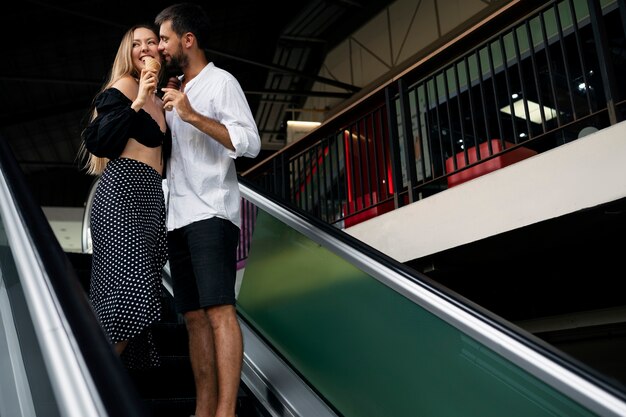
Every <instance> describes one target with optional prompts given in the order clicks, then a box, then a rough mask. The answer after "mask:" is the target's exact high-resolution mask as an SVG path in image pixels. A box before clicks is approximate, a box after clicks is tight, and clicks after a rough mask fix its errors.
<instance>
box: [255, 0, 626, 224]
mask: <svg viewBox="0 0 626 417" xmlns="http://www.w3.org/2000/svg"><path fill="white" fill-rule="evenodd" d="M520 3H524V2H520ZM625 21H626V5H625V0H617V1H615V0H613V1H611V0H605V1H598V0H561V1H556V0H555V1H546V2H545V3H544V4H543V5H542V6H540V7H539V8H536V9H535V10H533V11H532V12H531V13H526V14H525V16H524V17H523V18H521V19H520V18H519V10H517V9H515V8H511V9H510V10H508V11H507V13H506V14H503V16H501V17H500V18H499V20H497V25H498V26H497V27H494V26H495V24H494V21H489V22H486V23H485V24H483V25H478V27H477V28H476V29H475V30H472V31H470V32H468V33H467V34H466V35H465V36H464V37H463V41H462V42H460V41H459V42H457V43H458V45H463V47H464V50H462V51H458V50H457V48H446V49H442V50H440V51H439V52H438V53H436V54H434V56H433V57H431V58H430V59H429V60H426V61H423V62H420V63H419V64H416V65H415V66H414V67H413V68H411V69H410V70H408V71H405V73H403V74H401V76H398V77H396V79H395V80H394V81H390V82H388V83H386V84H384V85H383V86H381V87H380V88H379V89H377V90H374V91H373V92H372V93H371V94H369V95H368V96H366V97H365V98H363V99H362V100H360V101H359V102H357V103H355V104H352V105H351V106H350V107H349V108H347V109H346V110H345V111H343V112H341V113H339V114H338V115H337V116H335V117H333V118H332V119H331V120H328V121H327V122H325V123H324V124H322V125H321V126H320V127H319V128H318V129H317V130H315V131H313V132H312V133H310V134H309V135H308V136H307V137H305V138H303V139H302V140H300V141H299V142H296V143H294V144H292V145H290V146H288V147H286V148H284V149H283V150H282V151H280V152H278V153H277V154H276V155H275V156H274V157H273V158H271V159H268V160H266V161H264V162H263V163H261V164H259V165H257V166H256V167H254V168H253V169H251V170H249V171H247V172H246V173H244V174H243V176H244V177H245V178H247V179H249V180H251V181H254V182H255V183H257V184H259V185H261V186H263V187H264V188H265V189H266V190H268V191H270V192H272V193H274V194H276V195H277V196H279V197H281V198H284V199H287V200H288V201H290V202H291V203H292V204H294V205H296V206H297V207H299V208H301V209H302V210H305V211H307V212H309V213H312V214H314V215H315V216H317V217H319V218H321V219H323V220H325V221H327V222H329V223H332V224H336V225H338V226H341V227H347V226H350V225H353V224H356V223H358V222H360V221H363V220H365V219H367V218H369V217H372V216H376V215H379V214H381V213H384V212H387V211H390V210H393V209H395V208H397V207H400V206H403V205H406V204H409V203H412V202H414V201H417V200H419V199H422V198H426V197H428V196H430V195H432V194H435V193H437V192H440V191H443V190H446V189H448V188H450V187H453V186H455V185H457V184H459V183H461V182H464V181H467V180H470V179H472V178H474V177H476V176H478V175H482V174H484V173H486V172H490V171H492V170H494V169H498V168H500V167H502V166H505V165H510V164H512V163H515V162H518V161H520V160H522V159H525V158H528V157H530V156H532V155H535V154H537V153H541V152H544V151H546V150H549V149H553V148H555V147H557V146H560V145H562V144H565V143H568V142H570V141H573V140H576V139H578V138H579V137H582V136H584V135H585V134H587V133H589V132H591V131H595V130H600V129H603V128H606V127H608V126H610V125H613V124H615V123H617V122H619V121H621V120H624V118H625V115H626V111H625V108H626V106H624V103H625V102H626V101H625V100H626V93H625V92H626V88H625V82H624V81H623V80H621V79H619V78H617V77H616V76H615V74H616V73H617V71H619V69H620V68H623V67H624V64H626V62H624V61H626V36H625V33H626V24H625ZM487 23H489V24H487ZM485 39H486V40H485ZM467 45H471V46H467Z"/></svg>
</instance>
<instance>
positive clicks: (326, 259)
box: [238, 210, 595, 417]
mask: <svg viewBox="0 0 626 417" xmlns="http://www.w3.org/2000/svg"><path fill="white" fill-rule="evenodd" d="M238 310H239V312H240V313H241V315H242V316H243V317H244V318H245V319H246V320H247V321H248V322H249V323H251V324H252V325H253V326H254V328H255V329H256V330H257V331H258V332H259V333H261V334H262V335H263V336H264V337H265V339H266V340H267V341H268V342H269V343H270V344H271V345H272V346H273V347H274V348H275V349H276V350H277V351H278V352H279V353H280V354H281V355H282V356H283V357H284V358H285V359H286V360H287V361H288V362H289V363H290V364H291V365H292V366H293V367H294V368H295V369H296V370H297V372H298V373H299V374H300V375H301V376H302V377H303V378H304V379H305V380H306V381H308V383H309V384H310V385H311V387H312V388H313V389H314V390H316V391H317V392H318V393H319V394H320V395H321V396H322V397H323V398H325V399H326V401H327V402H328V403H329V404H330V405H331V406H332V407H333V408H334V409H336V410H337V411H338V413H339V414H341V415H343V416H346V417H351V416H354V417H357V416H358V417H367V416H381V415H387V416H400V415H419V416H441V415H450V416H452V415H463V416H481V417H485V416H494V417H495V416H502V415H507V416H520V417H521V416H529V415H532V416H554V415H562V416H590V415H595V414H593V413H592V412H591V411H589V410H588V409H586V408H585V407H583V406H581V405H580V404H578V403H576V402H575V401H573V400H571V399H570V398H568V397H567V396H566V395H564V394H562V393H560V392H558V391H557V390H555V389H554V388H552V387H551V386H549V385H548V384H546V383H544V382H543V381H541V380H539V379H538V378H536V377H535V376H533V375H530V374H529V373H527V372H526V371H524V370H523V369H521V368H519V367H518V366H517V365H515V364H513V363H511V362H510V361H509V360H507V359H505V358H504V357H502V356H501V355H499V354H498V353H497V352H494V351H493V350H491V349H489V348H487V347H485V346H484V345H482V344H481V343H479V342H477V341H476V340H475V339H473V338H471V337H469V336H468V335H466V334H464V333H463V332H461V331H459V330H458V329H457V328H455V327H453V326H452V325H450V324H448V323H447V322H445V321H443V320H442V319H440V318H438V317H437V316H435V315H434V314H432V313H430V312H429V311H427V310H426V309H424V308H423V307H421V306H419V305H418V304H415V303H414V302H413V301H411V300H409V299H407V298H405V297H404V296H402V295H400V294H399V293H397V292H395V291H394V290H392V289H390V288H389V287H387V286H385V285H384V284H382V283H380V282H379V281H378V280H376V279H374V278H372V277H371V276H369V275H368V274H366V273H364V272H362V271H361V270H360V269H358V268H356V267H354V266H353V265H351V264H349V263H348V262H346V261H345V260H343V259H342V258H340V257H339V256H337V255H335V254H333V253H332V252H330V251H328V250H327V249H325V248H323V247H322V246H320V245H319V244H317V243H315V242H313V241H312V240H310V239H309V238H307V237H305V236H304V235H302V234H301V233H300V232H297V231H296V230H294V229H292V228H290V227H289V226H286V225H285V224H283V223H281V222H279V221H278V220H276V219H274V218H273V217H272V216H270V215H268V214H267V213H265V212H264V211H262V210H259V214H258V218H257V223H256V227H255V232H254V236H253V239H252V246H251V249H250V253H249V257H248V260H247V266H246V271H245V275H244V279H243V283H242V286H241V290H240V292H239V297H238Z"/></svg>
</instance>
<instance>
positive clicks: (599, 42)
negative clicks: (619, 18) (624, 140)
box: [587, 0, 617, 125]
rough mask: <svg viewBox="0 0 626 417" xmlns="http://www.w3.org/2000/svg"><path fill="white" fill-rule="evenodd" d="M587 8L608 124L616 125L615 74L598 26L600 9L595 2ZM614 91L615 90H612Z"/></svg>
mask: <svg viewBox="0 0 626 417" xmlns="http://www.w3.org/2000/svg"><path fill="white" fill-rule="evenodd" d="M587 5H588V7H589V19H590V20H591V27H592V29H593V37H594V39H595V46H596V52H597V53H598V62H599V63H600V74H601V76H602V85H603V87H604V95H605V97H606V108H607V110H608V112H609V122H610V123H611V125H614V124H616V123H617V111H616V109H615V100H614V99H613V91H617V90H616V89H615V88H616V87H615V86H616V85H617V84H616V82H615V72H614V70H613V66H612V65H611V62H610V57H609V51H608V50H607V45H608V39H607V36H606V29H605V28H604V25H601V24H600V18H601V17H602V8H601V7H600V2H599V1H597V0H587ZM614 89H615V90H614Z"/></svg>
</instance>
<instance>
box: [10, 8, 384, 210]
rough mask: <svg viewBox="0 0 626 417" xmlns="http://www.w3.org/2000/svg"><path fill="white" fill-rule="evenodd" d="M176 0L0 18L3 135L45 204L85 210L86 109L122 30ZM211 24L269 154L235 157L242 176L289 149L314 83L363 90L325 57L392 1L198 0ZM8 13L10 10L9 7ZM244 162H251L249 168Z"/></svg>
mask: <svg viewBox="0 0 626 417" xmlns="http://www.w3.org/2000/svg"><path fill="white" fill-rule="evenodd" d="M172 3H173V2H172V1H168V2H166V1H161V0H155V1H151V2H128V1H119V0H108V1H103V0H96V1H86V0H75V1H71V0H64V1H50V0H47V1H36V0H24V1H22V2H15V3H13V4H12V5H11V8H10V9H7V10H5V11H3V13H2V16H1V17H0V22H2V28H3V30H4V33H5V34H6V36H7V38H5V42H6V43H5V46H6V47H7V49H6V50H5V58H4V60H3V64H2V66H1V69H0V89H1V91H2V100H0V135H1V136H2V137H3V138H4V139H6V140H8V141H9V143H10V146H11V149H12V150H13V152H14V153H15V155H16V157H17V159H18V162H19V163H20V166H21V167H22V169H23V171H24V173H25V174H26V176H27V180H28V183H29V184H30V186H31V189H32V191H33V193H34V195H35V198H36V199H37V200H38V202H39V203H40V204H41V205H42V206H81V205H82V204H83V203H84V201H85V199H86V196H87V193H88V189H89V186H90V185H91V183H92V181H93V177H90V176H87V175H86V174H85V173H84V171H83V170H82V169H81V164H82V162H81V161H80V160H79V159H78V156H77V155H78V152H79V146H80V131H81V130H82V127H83V126H84V122H85V118H86V117H87V111H88V108H89V104H90V102H91V100H92V98H93V96H94V94H95V93H96V91H97V90H98V89H99V88H100V86H101V85H102V83H103V82H104V80H105V78H106V76H107V71H108V70H109V69H110V67H111V63H112V61H113V57H114V55H115V52H116V50H117V47H118V45H119V41H120V39H121V36H122V34H123V33H124V31H125V30H126V29H127V28H128V27H130V26H132V25H133V24H136V23H140V22H151V21H152V20H153V18H154V16H156V14H157V13H158V12H159V11H160V10H162V9H163V8H164V7H166V6H168V5H169V4H172ZM197 3H200V4H202V5H203V6H204V7H206V10H207V12H208V14H209V16H211V19H212V25H213V28H212V37H211V40H210V45H209V48H208V52H209V57H210V59H211V60H212V61H214V62H215V64H216V65H218V66H220V67H222V68H224V69H226V70H227V71H229V72H231V73H232V74H233V75H235V76H236V77H237V79H238V80H239V82H240V84H241V86H242V88H243V89H244V92H245V93H246V96H247V98H248V102H249V103H250V107H251V109H252V112H253V114H254V115H255V118H256V121H257V125H258V127H259V131H260V132H261V136H262V142H263V151H262V153H261V155H260V156H259V158H257V159H256V160H246V159H245V158H244V159H242V160H238V161H237V164H238V169H240V170H244V169H246V168H247V167H248V166H250V165H251V164H252V163H256V162H258V160H259V159H260V158H264V157H266V156H269V155H271V153H273V152H274V151H276V150H277V149H280V148H281V147H282V146H283V145H284V141H285V134H286V133H285V121H286V118H287V116H288V114H287V113H288V112H287V110H288V109H291V108H299V107H302V104H303V103H304V102H305V100H306V98H307V97H308V96H313V95H316V94H330V93H316V92H314V91H311V88H312V86H313V83H314V82H323V83H326V84H330V85H332V86H334V87H339V88H340V89H342V90H343V91H345V92H341V93H333V94H334V95H333V96H334V97H342V98H349V97H351V96H352V95H353V94H354V93H355V92H357V91H358V90H359V89H358V87H355V86H352V85H347V84H344V83H341V82H338V81H336V80H332V79H324V78H321V77H319V76H318V75H317V74H318V72H319V69H320V67H321V65H322V63H323V61H324V58H325V56H326V54H327V53H328V52H329V51H330V50H331V49H332V48H333V47H334V46H336V45H337V44H338V43H339V42H341V41H342V40H343V39H345V38H346V37H347V36H348V35H350V33H352V32H353V31H354V30H356V29H357V28H359V27H360V26H361V25H363V24H365V23H366V22H367V21H368V20H369V19H371V18H372V17H374V16H375V15H376V14H377V13H379V12H380V11H381V10H382V9H383V8H384V7H386V6H387V5H388V4H389V3H391V1H381V0H298V1H255V0H239V1H231V2H197ZM9 10H10V11H9ZM244 164H247V165H244Z"/></svg>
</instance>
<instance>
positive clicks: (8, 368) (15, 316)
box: [0, 138, 626, 417]
mask: <svg viewBox="0 0 626 417" xmlns="http://www.w3.org/2000/svg"><path fill="white" fill-rule="evenodd" d="M0 139H1V138H0ZM241 190H242V195H243V196H244V198H245V200H246V204H247V205H249V206H248V209H247V210H245V212H246V215H247V216H249V217H250V218H252V219H254V221H253V222H248V223H247V225H248V226H247V227H248V228H247V229H246V230H244V232H246V233H248V234H249V235H250V236H251V239H250V250H249V253H248V258H247V260H246V264H245V270H244V272H243V277H242V278H243V279H242V283H241V288H240V290H239V292H238V305H237V308H238V313H239V316H240V322H241V325H242V331H243V334H244V349H245V353H244V356H245V358H244V366H243V370H242V389H241V394H240V403H239V405H238V415H239V417H251V416H307V417H308V416H315V417H317V416H346V417H357V416H358V417H368V416H442V415H446V416H454V415H458V416H481V417H484V416H503V415H506V416H529V415H532V416H554V415H557V416H594V415H599V416H626V394H625V393H624V391H623V390H622V389H621V388H620V387H619V386H617V385H614V384H613V383H612V382H611V381H608V380H606V379H604V378H603V377H602V375H600V374H597V373H596V372H594V371H593V370H592V369H589V368H586V367H585V366H584V365H583V364H581V363H579V362H577V361H575V360H574V359H572V358H569V357H567V356H566V355H564V354H563V353H562V352H560V351H558V350H556V349H554V348H553V347H551V346H549V345H547V344H545V343H543V342H542V341H541V340H539V339H537V338H535V337H533V336H532V335H530V334H529V333H526V332H524V331H523V330H521V329H519V328H517V327H515V326H513V325H512V324H510V323H508V322H506V321H504V320H502V319H501V318H499V317H497V316H495V315H493V314H491V313H490V312H489V311H485V310H484V309H483V308H481V307H480V306H478V305H475V304H472V303H471V302H469V301H468V300H466V299H464V298H463V297H462V296H460V295H458V294H455V293H452V292H450V291H449V290H447V289H445V288H443V287H441V286H439V285H438V284H436V283H435V282H433V281H431V280H429V279H428V277H426V276H423V275H421V274H418V273H416V272H415V271H413V270H411V269H409V268H407V267H406V266H404V265H402V264H399V263H397V262H395V261H393V260H392V259H390V258H388V257H386V256H385V255H383V254H381V253H379V252H377V251H375V250H373V249H372V248H370V247H368V246H366V245H364V244H363V243H361V242H359V241H357V240H355V239H353V238H351V237H350V236H348V235H347V234H345V233H343V232H341V231H340V230H337V229H335V228H333V227H331V226H329V225H327V224H325V223H322V222H320V221H319V220H316V219H314V218H310V217H308V216H307V215H306V214H304V213H302V212H300V211H297V210H293V209H292V208H290V207H288V206H286V205H284V204H282V203H281V202H279V201H276V200H274V199H272V198H268V197H267V196H264V195H263V193H261V192H260V191H259V190H258V189H256V188H254V186H252V185H251V184H248V183H247V182H245V181H243V180H242V185H241ZM252 225H253V227H252ZM70 258H72V259H70ZM79 259H81V260H82V261H83V262H84V263H83V264H82V267H79V266H78V265H79ZM80 270H82V271H83V272H84V271H85V270H88V257H82V256H76V257H74V256H73V255H68V254H65V253H63V251H62V249H61V248H60V246H59V245H58V242H56V239H55V238H54V235H53V233H52V231H51V230H50V227H49V225H48V224H47V222H46V220H45V217H44V216H43V213H42V211H41V209H40V208H39V207H38V206H37V205H36V204H35V203H34V202H33V200H32V198H31V197H30V196H29V194H28V192H27V186H26V184H25V182H24V181H23V178H22V176H21V173H20V172H19V168H17V165H16V164H15V161H14V160H13V159H12V157H11V154H10V150H9V149H8V147H7V146H6V144H5V143H4V142H3V141H2V140H0V325H1V327H0V361H1V362H0V369H2V371H3V372H1V373H0V388H1V389H0V416H3V417H4V416H57V415H58V416H81V417H84V416H160V415H168V416H170V417H175V416H178V415H180V416H185V417H187V416H188V415H189V414H190V413H189V409H190V407H192V406H193V393H192V392H191V393H190V390H189V389H190V385H191V381H190V374H189V369H188V368H185V365H184V363H185V358H184V351H185V349H186V347H185V343H186V334H185V332H184V327H182V324H181V322H180V320H179V318H178V317H177V316H176V315H174V314H170V315H168V314H167V313H168V312H169V313H171V309H169V307H168V302H169V301H171V294H169V292H168V290H167V280H166V281H165V283H164V291H163V300H164V303H163V304H164V313H165V314H164V318H165V320H163V323H161V324H163V327H164V328H166V327H167V328H168V329H169V330H164V331H163V333H162V334H161V339H160V341H161V342H163V343H166V342H167V343H170V344H171V346H165V345H164V344H163V345H161V346H160V347H161V348H162V350H163V351H164V352H165V351H166V348H167V349H171V350H170V351H167V353H168V355H169V353H171V355H169V356H171V358H168V361H171V362H170V363H169V366H168V367H166V369H164V370H162V371H166V372H165V373H161V372H159V371H157V373H155V374H152V375H147V374H143V375H138V374H135V373H129V372H127V370H125V369H124V368H123V367H122V366H121V365H120V363H119V361H118V360H117V358H116V357H115V355H114V354H113V351H112V349H111V348H110V346H109V345H108V343H107V340H106V338H105V336H104V334H103V333H102V332H101V330H100V328H99V326H98V324H97V321H96V318H95V316H94V315H93V312H92V311H91V309H90V307H89V304H88V301H87V298H86V294H85V291H84V277H83V278H81V277H80V276H79V275H80ZM166 275H167V274H166ZM81 283H82V284H83V285H81ZM168 355H166V356H168ZM174 371H179V372H181V373H180V374H173V373H168V372H174ZM177 390H178V391H177Z"/></svg>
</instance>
